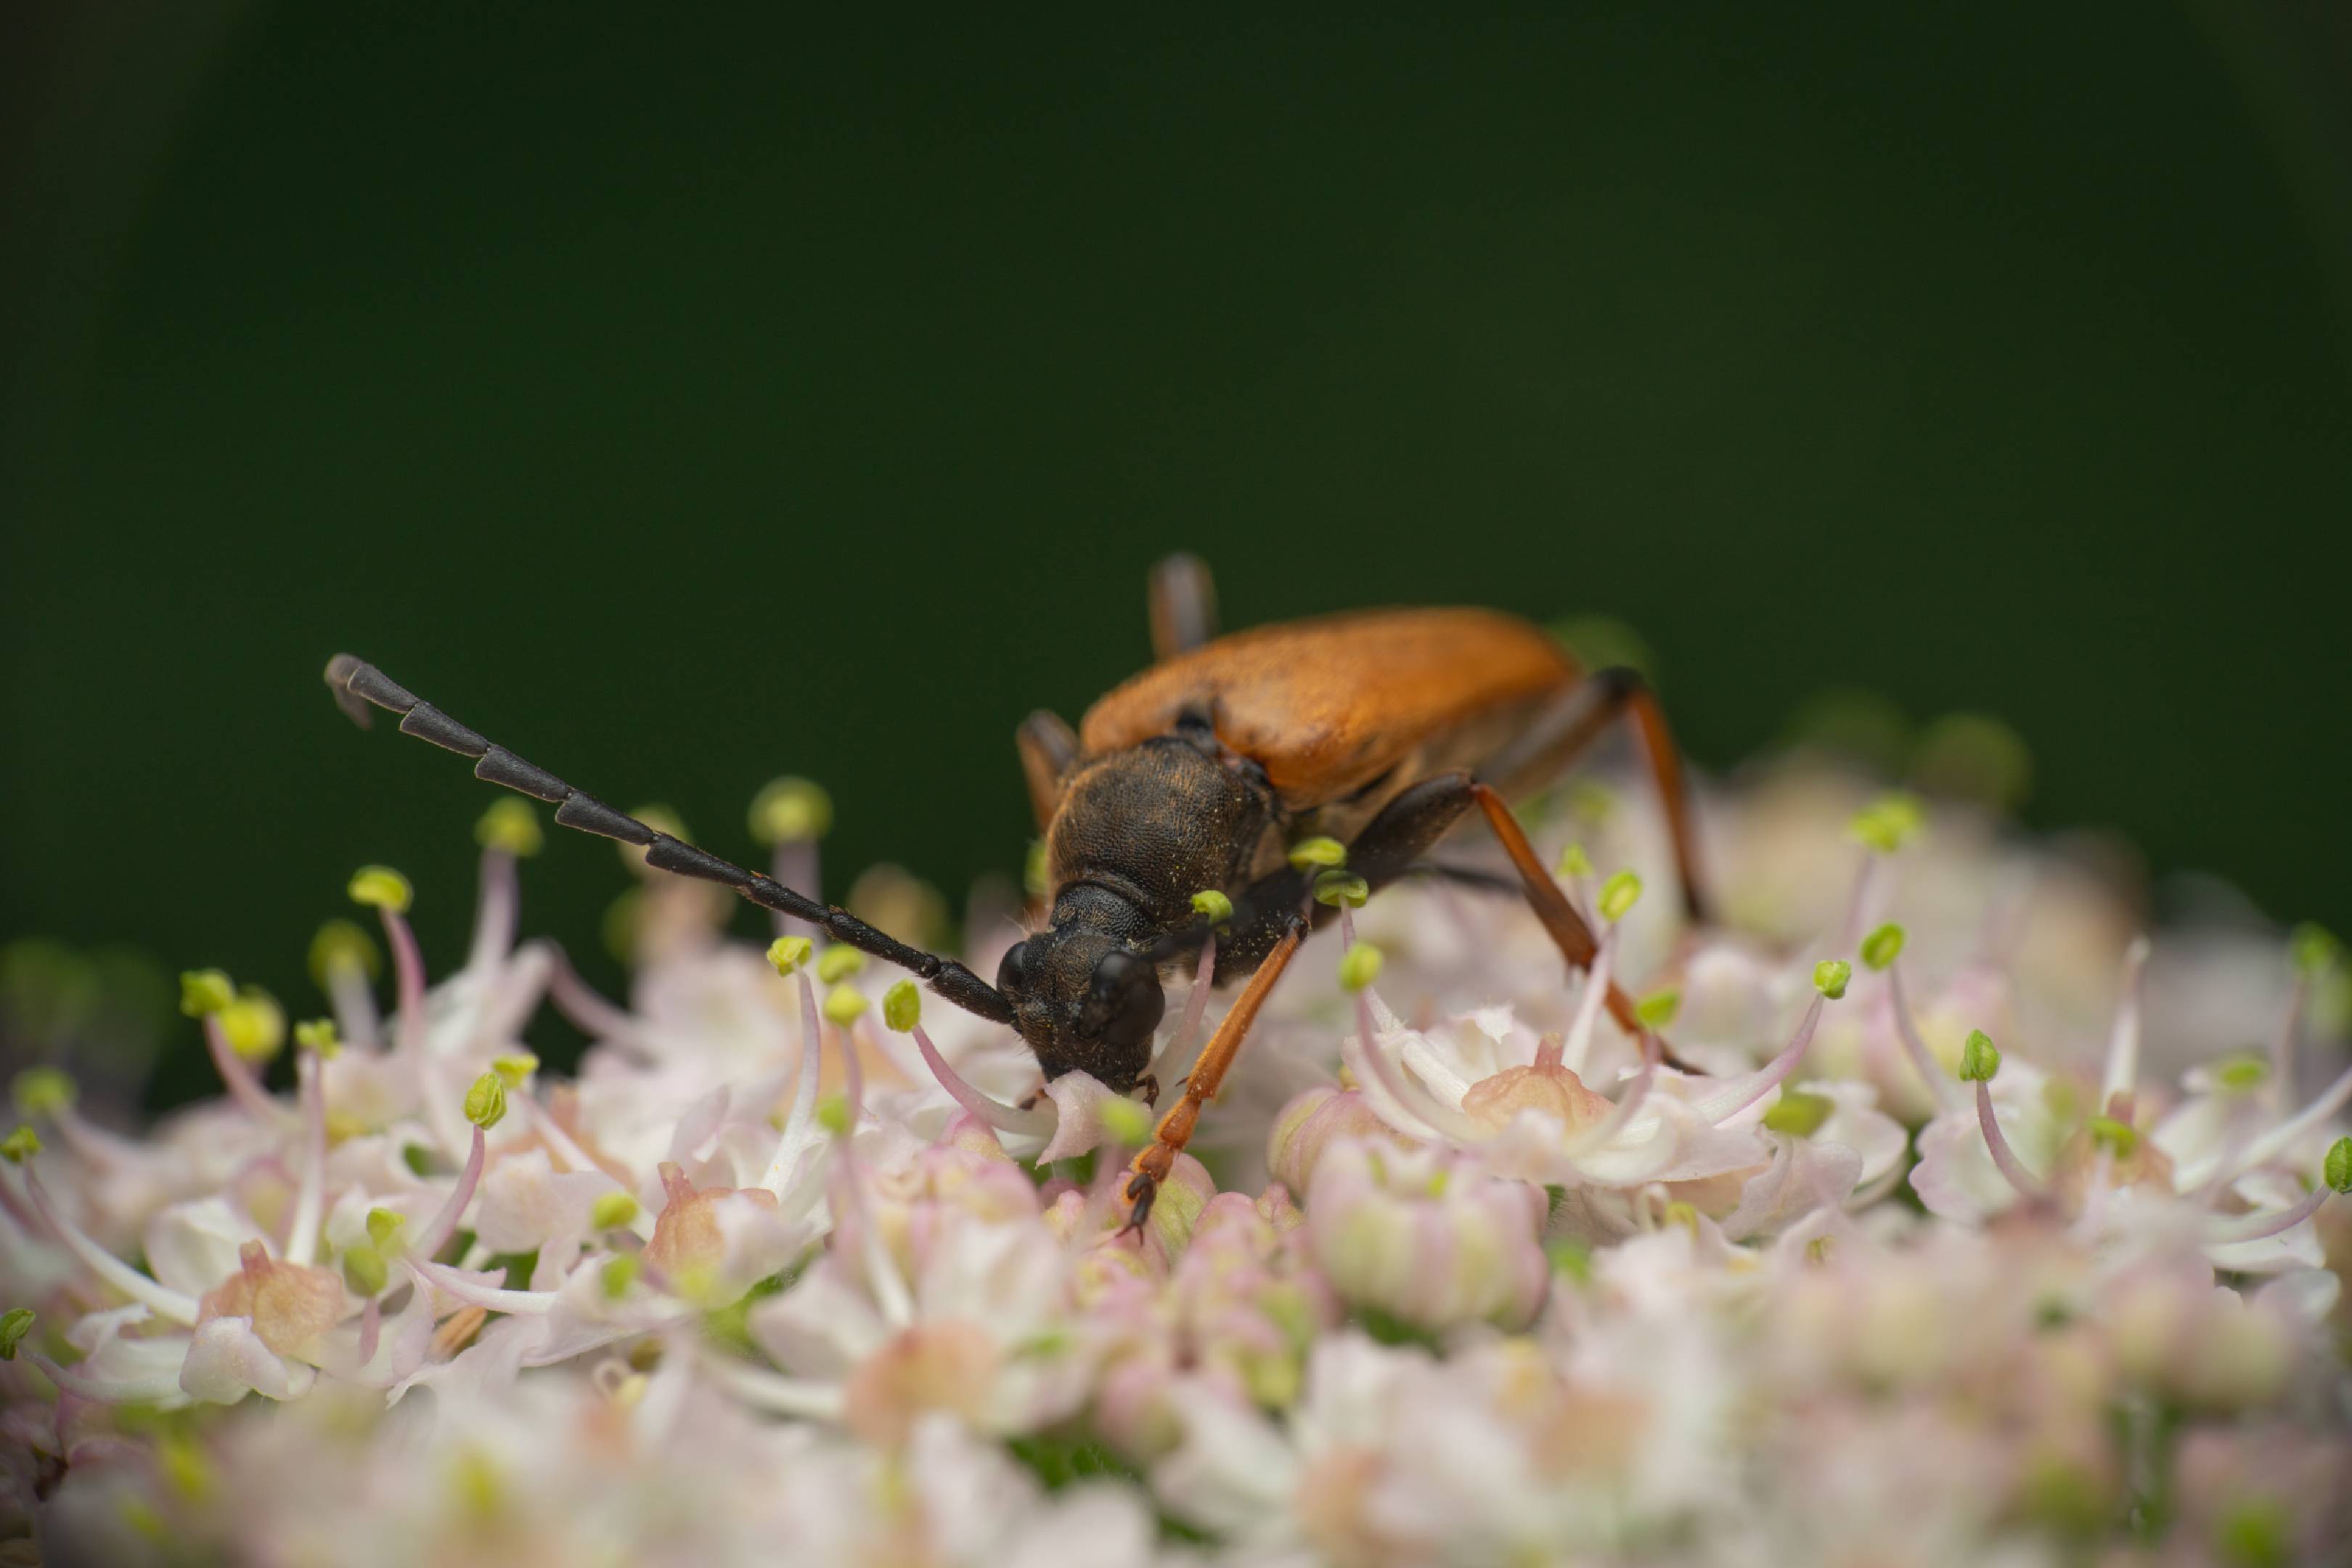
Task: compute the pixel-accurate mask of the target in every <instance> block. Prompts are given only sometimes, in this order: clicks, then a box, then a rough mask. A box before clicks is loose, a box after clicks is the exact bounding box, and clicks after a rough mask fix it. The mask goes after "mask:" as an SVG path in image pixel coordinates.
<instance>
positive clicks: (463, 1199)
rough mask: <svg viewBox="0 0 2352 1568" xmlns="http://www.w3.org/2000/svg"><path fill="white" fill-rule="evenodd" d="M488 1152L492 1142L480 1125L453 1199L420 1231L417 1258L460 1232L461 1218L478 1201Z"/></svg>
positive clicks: (453, 1192) (435, 1250)
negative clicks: (458, 1222) (477, 1190)
mask: <svg viewBox="0 0 2352 1568" xmlns="http://www.w3.org/2000/svg"><path fill="white" fill-rule="evenodd" d="M488 1152H489V1141H488V1139H487V1138H485V1137H484V1136H483V1135H482V1130H481V1129H480V1128H478V1127H477V1128H475V1129H474V1142H473V1146H472V1147H471V1148H470V1149H469V1150H468V1151H467V1154H466V1168H465V1170H464V1171H462V1172H460V1173H458V1176H457V1187H456V1188H455V1190H453V1191H452V1192H451V1193H450V1194H449V1201H448V1202H447V1203H446V1204H443V1205H441V1212H440V1213H438V1214H436V1215H434V1216H433V1218H432V1219H431V1220H430V1221H429V1222H428V1223H427V1224H426V1225H425V1228H424V1229H423V1230H421V1231H418V1232H417V1233H416V1240H415V1243H414V1245H413V1246H412V1247H411V1248H410V1251H411V1252H412V1253H413V1254H414V1255H415V1257H418V1258H430V1257H432V1256H433V1255H434V1254H435V1253H436V1252H438V1251H440V1250H441V1248H442V1247H444V1246H445V1245H446V1244H447V1242H448V1240H449V1238H450V1237H452V1236H455V1235H456V1234H457V1221H458V1220H459V1218H461V1217H462V1216H463V1215H465V1212H466V1205H467V1204H469V1203H472V1202H473V1201H474V1189H475V1188H476V1187H477V1186H478V1185H479V1184H480V1183H481V1180H482V1162H483V1160H484V1159H485V1158H487V1157H488Z"/></svg>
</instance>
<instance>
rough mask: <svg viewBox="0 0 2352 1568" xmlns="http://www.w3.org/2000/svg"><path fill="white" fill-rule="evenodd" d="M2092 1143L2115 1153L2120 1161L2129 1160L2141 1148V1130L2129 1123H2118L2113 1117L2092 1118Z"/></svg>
mask: <svg viewBox="0 0 2352 1568" xmlns="http://www.w3.org/2000/svg"><path fill="white" fill-rule="evenodd" d="M2091 1142H2094V1143H2099V1144H2104V1145H2105V1147H2107V1148H2108V1149H2111V1150H2113V1151H2114V1152H2115V1156H2116V1159H2118V1160H2128V1159H2130V1158H2131V1156H2132V1151H2133V1150H2135V1149H2137V1148H2138V1147H2139V1130H2138V1129H2137V1128H2136V1127H2134V1126H2133V1125H2132V1124H2131V1123H2130V1122H2128V1121H2116V1119H2115V1118H2114V1117H2112V1116H2094V1117H2092V1118H2091Z"/></svg>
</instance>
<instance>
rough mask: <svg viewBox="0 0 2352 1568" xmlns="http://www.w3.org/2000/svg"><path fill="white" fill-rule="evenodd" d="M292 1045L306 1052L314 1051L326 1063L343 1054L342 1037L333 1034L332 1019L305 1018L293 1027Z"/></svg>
mask: <svg viewBox="0 0 2352 1568" xmlns="http://www.w3.org/2000/svg"><path fill="white" fill-rule="evenodd" d="M294 1043H295V1044H296V1045H297V1046H299V1047H301V1048H302V1049H304V1050H306V1051H316V1052H318V1053H319V1055H320V1058H323V1059H325V1060H327V1061H333V1060H334V1059H335V1058H337V1057H339V1056H341V1055H342V1054H343V1037H342V1036H341V1035H339V1034H337V1033H336V1032H335V1021H334V1020H333V1019H332V1018H305V1019H303V1020H302V1021H301V1022H300V1023H299V1024H297V1025H295V1026H294Z"/></svg>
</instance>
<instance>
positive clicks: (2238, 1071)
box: [2213, 1056, 2271, 1094]
mask: <svg viewBox="0 0 2352 1568" xmlns="http://www.w3.org/2000/svg"><path fill="white" fill-rule="evenodd" d="M2270 1076H2271V1067H2270V1064H2269V1063H2268V1062H2266V1061H2264V1060H2263V1058H2260V1057H2253V1056H2235V1057H2231V1058H2226V1059H2225V1060H2223V1061H2221V1062H2220V1063H2218V1064H2216V1065H2215V1067H2214V1068H2213V1081H2214V1082H2215V1083H2218V1084H2220V1085H2221V1087H2222V1088H2223V1089H2229V1090H2231V1092H2232V1093H2237V1094H2243V1093H2245V1092H2246V1090H2248V1089H2260V1088H2261V1087H2262V1086H2263V1083H2264V1082H2265V1081H2267V1080H2268V1079H2269V1078H2270Z"/></svg>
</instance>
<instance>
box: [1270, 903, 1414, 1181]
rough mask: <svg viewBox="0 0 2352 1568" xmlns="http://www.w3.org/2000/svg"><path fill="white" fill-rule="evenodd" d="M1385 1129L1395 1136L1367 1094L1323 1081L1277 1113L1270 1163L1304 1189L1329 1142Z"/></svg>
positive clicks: (1278, 1178)
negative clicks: (1375, 1110)
mask: <svg viewBox="0 0 2352 1568" xmlns="http://www.w3.org/2000/svg"><path fill="white" fill-rule="evenodd" d="M1358 945H1359V948H1360V946H1361V944H1358ZM1383 1133H1386V1134H1387V1135H1388V1136H1389V1137H1390V1139H1391V1142H1394V1141H1395V1135H1394V1134H1393V1133H1389V1132H1388V1128H1387V1124H1386V1123H1385V1122H1383V1121H1381V1119H1380V1117H1379V1115H1378V1114H1376V1113H1375V1112H1374V1111H1373V1110H1372V1107H1371V1104H1370V1101H1368V1100H1365V1099H1364V1097H1363V1096H1362V1095H1361V1094H1360V1093H1358V1092H1357V1091H1356V1090H1354V1089H1341V1088H1339V1086H1338V1085H1336V1084H1328V1083H1318V1084H1317V1085H1316V1086H1315V1087H1314V1088H1312V1089H1307V1090H1306V1091H1305V1092H1304V1093H1301V1094H1299V1095H1298V1096H1297V1097H1296V1098H1294V1099H1293V1100H1291V1101H1290V1103H1289V1104H1287V1105H1286V1106H1284V1107H1283V1108H1282V1110H1280V1111H1279V1112H1278V1113H1276V1116H1275V1119H1274V1131H1273V1132H1272V1134H1271V1135H1270V1136H1269V1137H1268V1138H1267V1139H1266V1145H1265V1163H1266V1168H1267V1170H1268V1171H1269V1172H1270V1173H1272V1174H1273V1176H1274V1179H1275V1180H1276V1181H1277V1182H1280V1183H1281V1184H1283V1185H1284V1186H1286V1187H1287V1188H1289V1189H1290V1190H1291V1191H1292V1192H1294V1193H1303V1192H1305V1191H1307V1184H1308V1183H1309V1181H1310V1180H1312V1178H1313V1177H1314V1174H1315V1166H1316V1163H1317V1162H1318V1161H1319V1160H1321V1159H1322V1157H1323V1149H1324V1146H1325V1145H1326V1144H1328V1143H1329V1142H1331V1140H1332V1139H1334V1138H1340V1137H1372V1136H1374V1135H1377V1134H1383Z"/></svg>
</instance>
